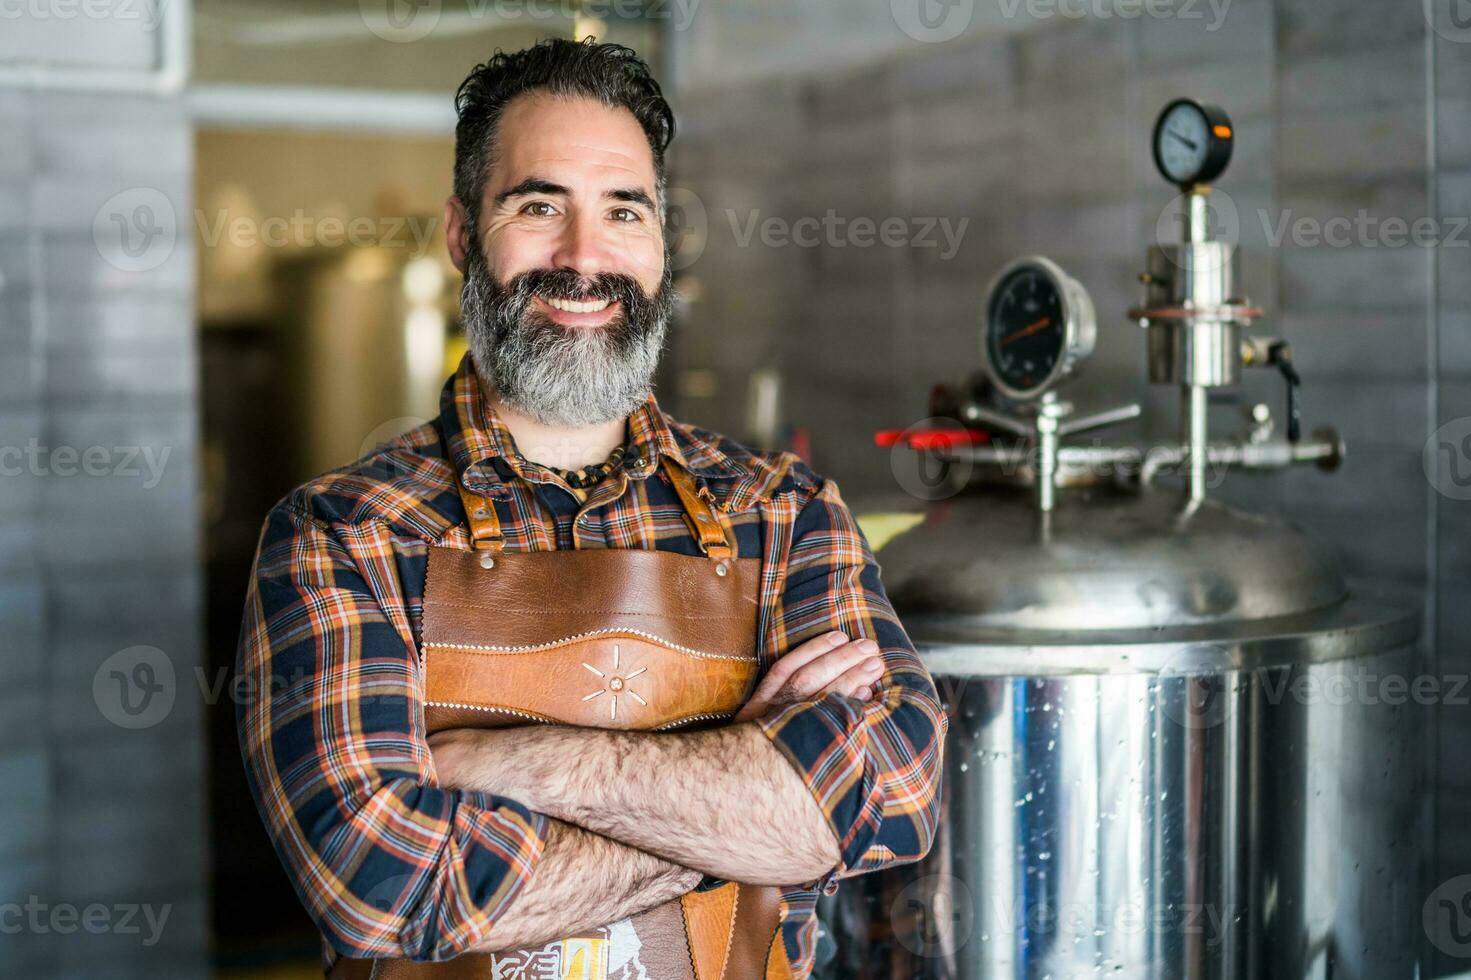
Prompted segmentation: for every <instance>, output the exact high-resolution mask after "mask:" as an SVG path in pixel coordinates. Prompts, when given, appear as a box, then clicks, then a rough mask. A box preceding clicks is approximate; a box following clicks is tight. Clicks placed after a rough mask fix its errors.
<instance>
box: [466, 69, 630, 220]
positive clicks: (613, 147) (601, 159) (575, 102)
mask: <svg viewBox="0 0 1471 980" xmlns="http://www.w3.org/2000/svg"><path fill="white" fill-rule="evenodd" d="M496 143H497V147H496V155H497V160H496V165H495V166H494V167H493V168H492V170H491V173H490V180H489V185H490V186H488V187H487V188H486V190H487V192H488V193H492V194H493V193H495V192H496V191H497V190H501V189H504V188H505V187H508V186H510V185H512V184H515V183H517V182H519V181H521V180H524V179H525V178H527V177H533V176H534V177H544V178H548V179H551V180H555V181H557V182H558V183H568V186H572V184H571V183H570V182H571V181H574V180H581V181H616V182H617V183H619V184H620V185H628V184H630V183H635V184H637V185H638V186H642V187H644V188H645V189H646V190H648V191H649V193H650V194H651V195H652V193H653V188H654V152H653V149H652V148H651V147H650V146H649V139H648V137H647V136H646V135H645V134H644V131H643V127H641V126H640V125H639V123H638V120H637V119H635V118H634V115H633V113H632V112H629V111H628V110H627V109H625V108H623V107H622V106H606V105H603V104H602V103H601V102H599V101H598V100H596V99H592V98H586V97H582V96H557V95H552V94H551V93H548V92H528V93H526V94H524V95H518V96H517V97H516V98H514V99H512V100H511V101H510V102H509V103H508V104H507V105H506V108H505V110H504V111H503V112H502V113H501V119H500V125H499V127H498V128H497V132H496Z"/></svg>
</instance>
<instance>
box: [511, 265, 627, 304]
mask: <svg viewBox="0 0 1471 980" xmlns="http://www.w3.org/2000/svg"><path fill="white" fill-rule="evenodd" d="M506 292H507V293H509V294H510V295H511V296H513V297H515V298H516V299H517V300H520V301H521V302H522V303H525V302H529V301H530V299H531V297H533V296H539V297H541V298H542V299H568V300H576V301H581V302H586V301H588V300H607V301H609V302H612V301H614V300H618V301H621V302H622V303H623V308H624V310H626V311H632V310H636V309H638V308H639V307H640V306H642V305H644V304H646V303H648V302H649V296H648V295H647V294H646V293H645V292H644V290H643V287H642V286H640V285H639V283H638V280H636V279H634V278H633V277H632V276H629V275H624V274H623V273H620V272H599V273H597V274H596V275H592V276H584V275H582V274H581V273H579V272H577V271H575V270H573V269H528V270H527V271H525V272H522V273H518V274H517V275H514V276H512V277H511V279H510V281H509V282H508V283H507V284H506Z"/></svg>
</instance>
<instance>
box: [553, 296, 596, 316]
mask: <svg viewBox="0 0 1471 980" xmlns="http://www.w3.org/2000/svg"><path fill="white" fill-rule="evenodd" d="M610 302H611V301H610V300H606V299H594V300H589V301H588V302H586V303H578V302H575V301H573V300H570V299H548V300H547V305H548V306H550V307H552V308H553V309H557V310H565V311H566V312H568V313H596V312H598V311H599V310H606V309H607V308H608V304H609V303H610Z"/></svg>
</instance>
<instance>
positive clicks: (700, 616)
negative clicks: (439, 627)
mask: <svg viewBox="0 0 1471 980" xmlns="http://www.w3.org/2000/svg"><path fill="white" fill-rule="evenodd" d="M441 606H448V607H450V608H453V609H480V608H482V607H481V605H480V604H479V603H475V602H450V601H448V600H446V599H439V600H436V601H434V602H426V603H424V608H425V609H429V608H436V609H437V608H439V607H441ZM496 611H497V612H499V613H502V614H505V613H562V612H577V613H611V614H613V615H616V616H651V617H654V618H657V619H693V620H698V621H701V622H704V621H705V620H710V619H735V620H741V621H744V620H746V619H747V618H749V617H747V616H742V615H733V616H726V615H721V614H718V613H708V614H707V613H685V614H680V613H649V612H635V611H634V610H632V609H586V608H581V607H577V608H573V607H568V606H555V607H553V608H550V609H504V608H498V609H497V610H496Z"/></svg>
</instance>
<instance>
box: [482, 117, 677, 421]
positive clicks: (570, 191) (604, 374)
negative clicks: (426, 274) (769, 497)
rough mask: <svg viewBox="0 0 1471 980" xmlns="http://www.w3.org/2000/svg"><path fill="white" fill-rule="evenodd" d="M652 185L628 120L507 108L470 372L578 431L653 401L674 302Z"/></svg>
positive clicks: (650, 168) (485, 218)
mask: <svg viewBox="0 0 1471 980" xmlns="http://www.w3.org/2000/svg"><path fill="white" fill-rule="evenodd" d="M655 180H656V178H655V173H654V158H653V152H652V150H651V149H650V148H649V143H648V138H647V137H646V136H645V135H644V132H643V129H642V128H641V127H640V126H639V124H638V121H637V120H636V119H634V117H633V114H632V113H630V112H628V111H627V110H625V109H621V108H609V107H607V106H604V105H602V104H601V103H600V102H598V101H596V100H594V99H587V98H557V97H553V96H550V95H548V94H545V93H540V92H537V93H532V94H528V95H523V96H520V97H518V98H516V99H514V100H513V101H512V102H511V103H510V104H509V105H508V106H507V107H506V110H505V112H504V113H503V114H502V116H501V120H500V125H499V128H498V132H497V140H496V159H495V162H494V164H493V165H492V167H491V169H490V173H489V175H488V177H487V180H486V185H485V190H484V195H483V197H482V200H481V210H480V221H479V227H478V228H477V229H476V230H477V237H478V245H479V247H478V248H476V247H473V246H474V244H475V243H469V242H466V243H465V244H466V246H467V251H466V252H465V253H464V255H463V268H464V272H465V286H464V289H463V290H462V292H461V307H462V311H463V313H464V317H465V327H466V330H467V332H468V335H469V339H470V346H471V351H472V353H473V354H474V356H475V363H476V367H477V368H478V369H479V371H480V372H481V375H482V376H483V377H484V378H485V379H486V380H487V381H488V382H489V383H491V384H492V385H493V386H494V387H495V389H496V391H497V394H498V395H499V397H501V398H502V399H503V400H504V401H506V402H507V403H508V404H509V405H511V406H512V407H514V408H516V409H517V410H519V411H522V412H524V413H526V414H527V415H530V416H531V417H533V418H536V419H538V420H539V421H541V422H543V423H544V424H548V425H566V426H583V425H591V424H596V423H599V422H605V421H609V420H611V419H614V418H618V417H620V416H626V415H627V414H628V413H629V412H631V411H632V410H633V409H634V408H636V407H637V405H638V403H639V402H640V401H642V399H643V398H644V396H645V395H646V394H647V391H648V388H649V384H650V382H651V381H652V378H653V373H654V369H655V367H656V366H657V363H658V356H659V352H660V350H661V348H662V346H663V340H664V335H665V332H666V329H667V326H668V319H669V314H670V311H671V309H672V297H673V289H672V286H671V284H670V281H669V275H668V269H667V267H666V263H665V255H664V236H663V230H662V221H661V217H662V216H661V215H660V214H659V213H658V212H657V209H656V206H655V188H656V185H655ZM457 258H459V256H457Z"/></svg>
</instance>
